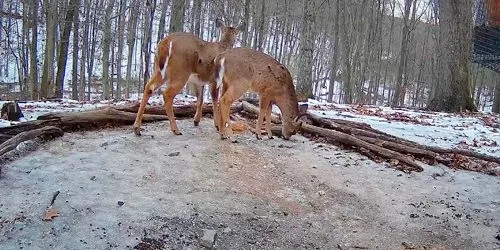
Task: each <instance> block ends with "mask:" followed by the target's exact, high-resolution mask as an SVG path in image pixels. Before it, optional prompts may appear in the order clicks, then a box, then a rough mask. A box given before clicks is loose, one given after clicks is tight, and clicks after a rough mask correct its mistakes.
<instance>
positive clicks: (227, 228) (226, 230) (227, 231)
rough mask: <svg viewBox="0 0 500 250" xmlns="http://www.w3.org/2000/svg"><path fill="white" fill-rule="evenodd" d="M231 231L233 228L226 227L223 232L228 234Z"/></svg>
mask: <svg viewBox="0 0 500 250" xmlns="http://www.w3.org/2000/svg"><path fill="white" fill-rule="evenodd" d="M231 231H232V230H231V228H229V227H226V228H224V230H223V231H222V232H223V233H225V234H228V233H230V232H231Z"/></svg>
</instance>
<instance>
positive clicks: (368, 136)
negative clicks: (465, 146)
mask: <svg viewBox="0 0 500 250" xmlns="http://www.w3.org/2000/svg"><path fill="white" fill-rule="evenodd" d="M252 106H253V107H252ZM243 108H244V111H246V112H248V113H252V114H253V115H252V116H250V117H251V118H253V117H254V116H255V115H256V114H258V108H257V107H256V106H254V105H253V104H250V103H248V102H243ZM243 114H244V113H243ZM305 117H307V119H302V120H301V121H302V122H301V132H302V134H303V135H305V136H306V137H309V138H311V139H315V140H322V141H326V142H331V143H334V144H337V145H342V146H347V147H351V148H354V149H355V150H356V151H358V152H359V153H361V154H363V155H366V156H368V157H369V158H371V159H373V160H374V161H376V162H380V161H382V160H385V161H387V162H389V165H390V166H391V167H393V168H396V169H399V170H402V171H404V172H411V171H417V172H420V171H423V168H422V163H426V164H430V165H432V164H435V163H441V164H443V165H446V166H448V167H450V168H454V169H464V170H471V171H477V172H483V173H487V174H491V175H497V176H498V175H500V171H498V169H499V168H500V158H499V157H493V156H490V155H484V154H480V153H477V152H473V151H468V150H460V149H445V148H440V147H434V146H427V145H422V144H418V143H416V142H412V141H409V140H405V139H403V138H398V137H395V136H392V135H390V134H387V133H384V132H382V131H379V130H376V129H374V128H372V127H371V126H370V125H368V124H366V123H361V122H353V121H346V120H340V119H325V118H322V117H319V116H317V115H315V114H312V113H310V112H308V113H307V114H306V115H305ZM272 121H273V122H274V119H272ZM263 132H264V131H263ZM272 132H273V134H276V135H277V136H280V135H281V128H279V127H277V126H273V129H272Z"/></svg>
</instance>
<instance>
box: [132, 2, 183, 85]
mask: <svg viewBox="0 0 500 250" xmlns="http://www.w3.org/2000/svg"><path fill="white" fill-rule="evenodd" d="M176 1H179V0H174V4H175V2H176ZM182 5H184V2H182ZM147 6H148V9H147V10H146V18H145V19H144V22H145V23H144V24H145V25H144V26H145V30H144V40H145V42H144V43H143V47H142V50H143V53H144V85H143V86H142V88H141V90H144V86H146V82H147V80H148V79H149V67H150V64H151V53H150V51H151V36H152V32H153V28H152V26H153V18H154V13H155V7H156V0H152V1H151V0H148V4H147ZM181 19H182V16H181ZM170 21H171V22H172V19H170ZM170 24H171V25H172V23H170ZM169 32H172V30H170V31H169ZM141 92H142V91H141Z"/></svg>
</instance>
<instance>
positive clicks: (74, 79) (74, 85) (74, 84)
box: [71, 1, 80, 100]
mask: <svg viewBox="0 0 500 250" xmlns="http://www.w3.org/2000/svg"><path fill="white" fill-rule="evenodd" d="M77 3H78V5H77V6H76V10H77V11H75V16H74V20H73V25H74V31H73V65H72V66H73V69H72V76H71V99H73V100H78V51H79V49H78V48H79V47H80V44H79V38H80V35H79V29H80V27H79V26H80V18H79V11H78V9H79V5H80V1H77Z"/></svg>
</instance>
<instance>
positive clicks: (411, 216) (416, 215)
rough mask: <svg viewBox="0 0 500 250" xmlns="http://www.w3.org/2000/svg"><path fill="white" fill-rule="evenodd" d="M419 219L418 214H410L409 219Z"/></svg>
mask: <svg viewBox="0 0 500 250" xmlns="http://www.w3.org/2000/svg"><path fill="white" fill-rule="evenodd" d="M418 217H420V216H419V215H418V214H410V218H418Z"/></svg>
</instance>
